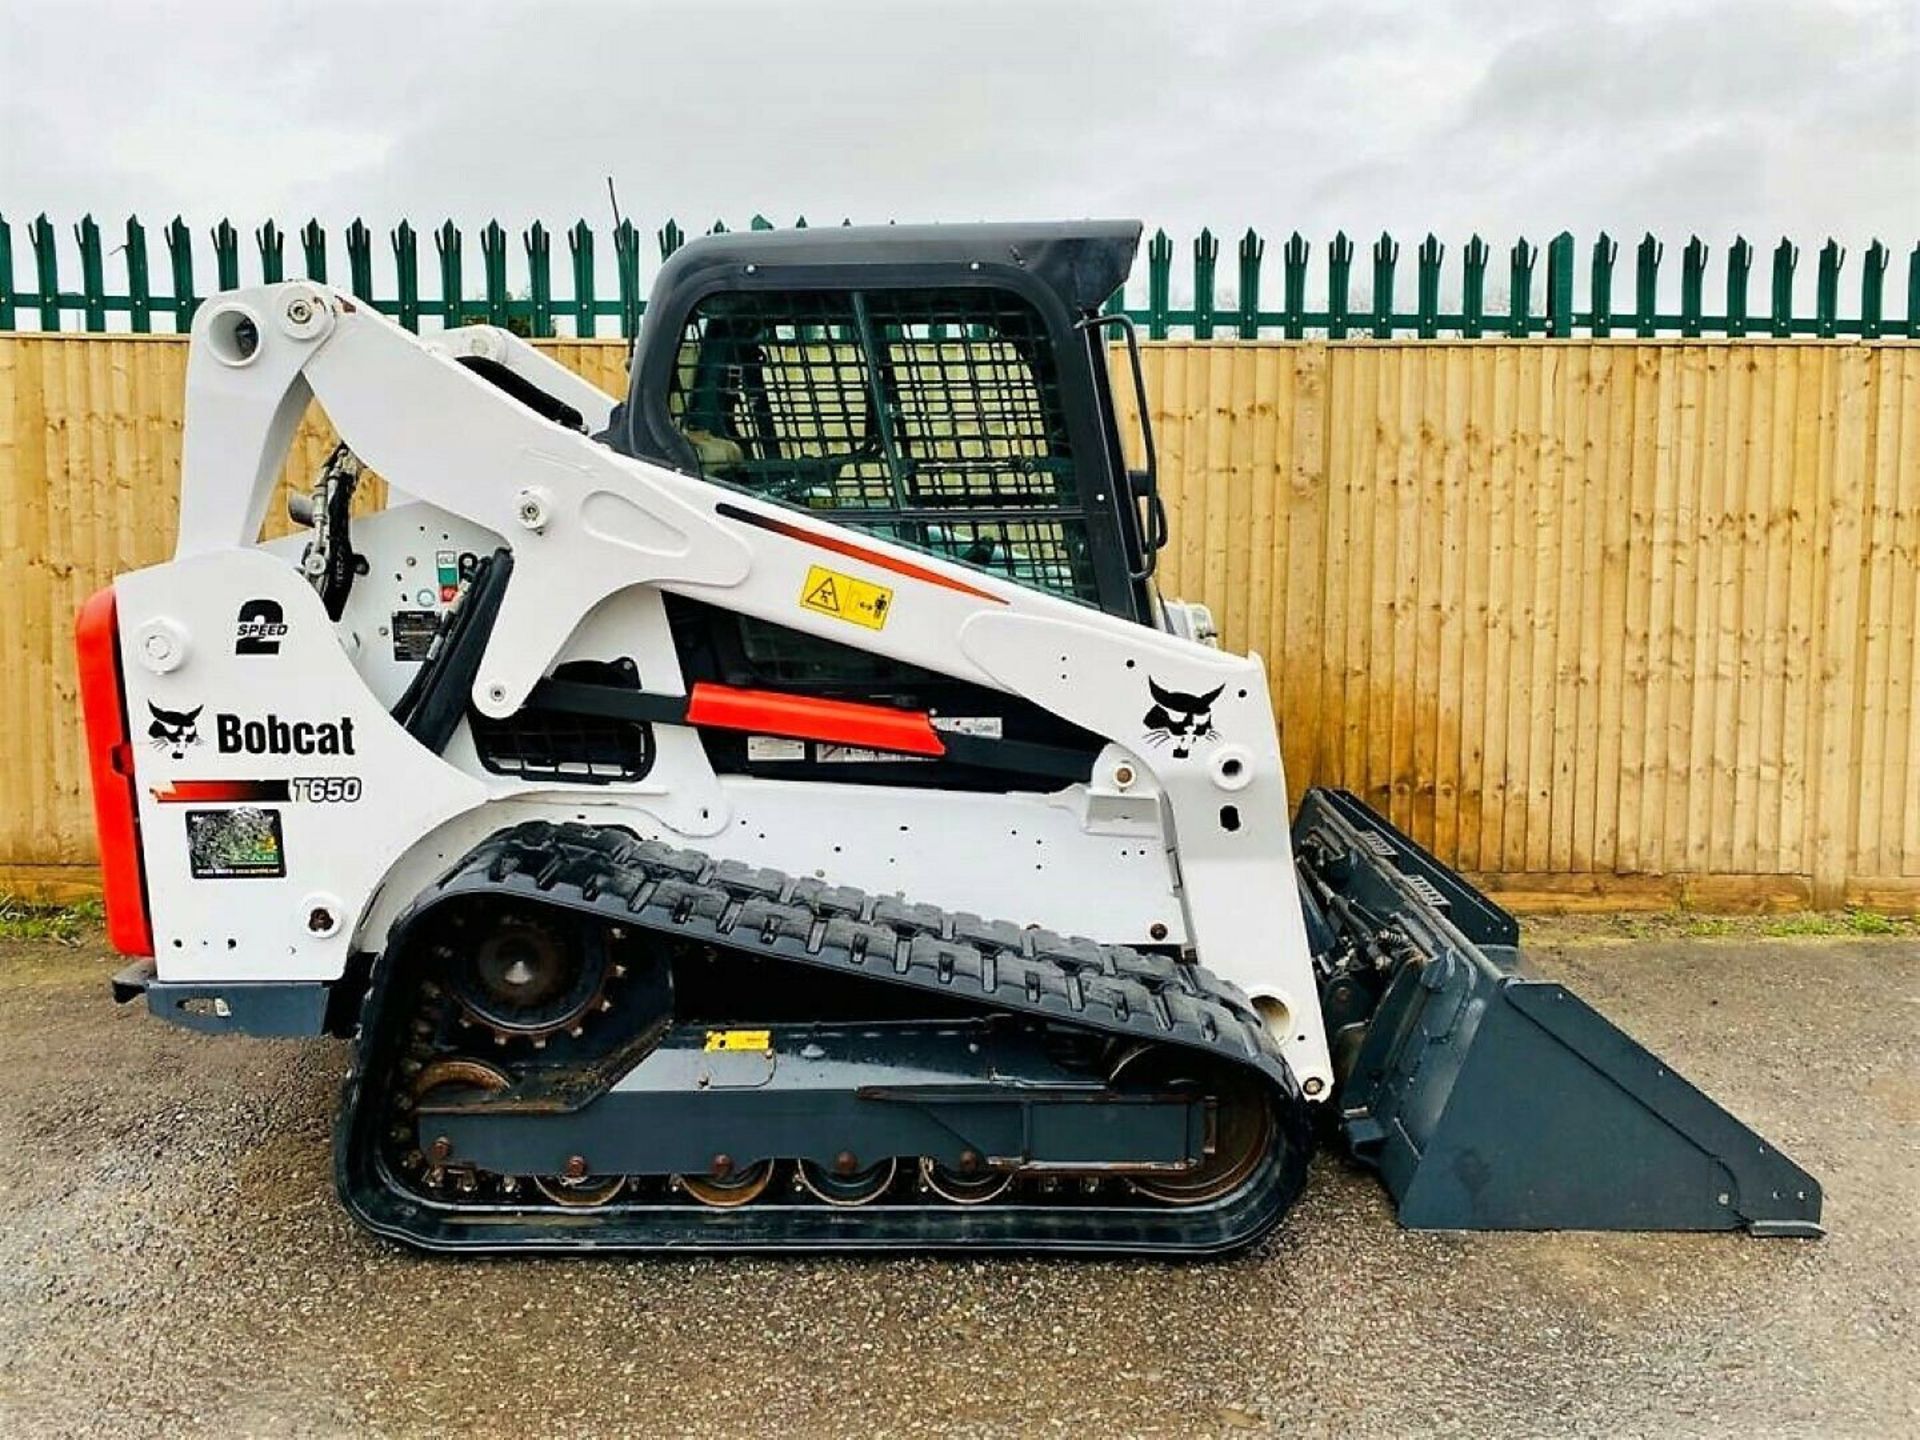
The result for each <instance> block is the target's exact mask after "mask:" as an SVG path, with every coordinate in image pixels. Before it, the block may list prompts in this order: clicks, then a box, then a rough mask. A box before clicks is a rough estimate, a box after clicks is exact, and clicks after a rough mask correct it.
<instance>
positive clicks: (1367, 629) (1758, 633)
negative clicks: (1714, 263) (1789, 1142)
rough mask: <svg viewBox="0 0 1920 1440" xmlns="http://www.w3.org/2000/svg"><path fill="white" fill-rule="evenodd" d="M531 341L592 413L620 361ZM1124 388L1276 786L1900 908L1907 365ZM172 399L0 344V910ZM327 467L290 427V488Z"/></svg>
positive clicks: (1470, 832) (1689, 353) (1642, 897)
mask: <svg viewBox="0 0 1920 1440" xmlns="http://www.w3.org/2000/svg"><path fill="white" fill-rule="evenodd" d="M542 343H543V344H545V345H546V346H547V348H548V349H549V350H550V352H551V353H553V354H554V355H555V356H556V357H557V358H558V359H560V360H561V361H562V362H563V363H565V364H567V365H569V366H571V367H572V368H574V369H575V370H577V371H579V372H580V373H581V374H583V375H585V376H587V378H589V379H590V380H592V381H594V382H595V383H596V384H599V385H601V386H602V387H603V388H605V389H607V390H609V391H611V392H617V391H618V390H619V389H620V387H621V384H622V378H623V372H624V367H625V359H626V352H625V347H624V346H623V345H622V344H621V343H619V342H611V341H597V342H596V341H565V340H561V341H552V342H542ZM1146 365H1147V381H1148V387H1147V388H1148V400H1149V405H1150V406H1151V410H1152V417H1153V421H1154V425H1155V433H1156V435H1157V436H1158V439H1159V442H1160V459H1161V467H1162V488H1163V492H1164V494H1165V496H1166V499H1167V504H1168V507H1169V510H1170V511H1171V514H1172V521H1173V528H1174V540H1173V543H1172V544H1171V545H1170V546H1169V547H1168V548H1167V550H1166V552H1165V553H1164V555H1163V556H1162V558H1161V579H1162V586H1163V589H1164V590H1165V592H1166V593H1168V594H1181V595H1185V596H1187V597H1188V598H1197V599H1201V600H1205V601H1206V602H1207V603H1208V604H1209V605H1211V606H1212V607H1213V610H1214V613H1215V615H1216V617H1217V618H1218V620H1219V621H1220V624H1221V628H1222V631H1223V639H1224V641H1225V643H1226V644H1227V645H1229V646H1230V647H1233V648H1239V649H1251V650H1257V651H1258V652H1260V653H1261V654H1262V656H1263V657H1264V658H1265V660H1266V664H1267V671H1268V676H1269V680H1270V683H1271V686H1272V693H1273V701H1274V705H1275V709H1276V712H1277V713H1278V715H1279V717H1280V722H1281V735H1282V750H1283V755H1284V759H1285V763H1286V766H1287V774H1288V779H1289V782H1290V783H1291V785H1292V786H1293V787H1294V788H1295V790H1296V792H1297V791H1298V790H1299V789H1300V788H1302V787H1304V786H1306V785H1309V784H1340V785H1345V786H1347V787H1349V788H1351V789H1353V790H1355V791H1357V792H1358V793H1360V794H1361V795H1362V796H1363V797H1364V798H1366V799H1367V800H1368V801H1369V803H1371V804H1374V805H1376V806H1378V807H1379V808H1381V809H1382V810H1384V811H1386V812H1387V813H1388V814H1390V815H1391V816H1392V817H1393V819H1394V820H1395V821H1396V822H1397V823H1399V824H1401V825H1402V826H1405V827H1406V828H1408V829H1409V830H1410V831H1411V832H1412V833H1413V834H1414V835H1415V836H1416V837H1417V838H1419V839H1421V840H1422V841H1423V842H1425V843H1428V844H1430V845H1432V846H1433V847H1434V848H1435V849H1436V850H1437V851H1438V853H1439V854H1440V855H1441V856H1442V858H1444V859H1447V860H1449V861H1450V862H1452V863H1456V864H1459V865H1461V866H1462V867H1463V868H1466V869H1468V870H1470V871H1472V872H1474V873H1475V874H1478V875H1480V876H1482V877H1483V878H1484V879H1485V880H1486V882H1487V883H1488V884H1489V885H1491V886H1492V887H1493V888H1495V889H1497V890H1500V891H1502V892H1503V893H1506V894H1508V895H1510V896H1511V897H1513V898H1514V899H1515V900H1516V901H1518V902H1521V903H1535V904H1539V903H1554V904H1651V903H1665V902H1667V901H1671V900H1673V899H1676V898H1686V899H1689V900H1692V901H1694V902H1697V903H1703V904H1794V903H1804V902H1806V901H1808V900H1817V901H1819V902H1820V903H1828V904H1830V903H1838V902H1841V901H1848V902H1855V901H1857V902H1861V903H1871V904H1876V905H1881V906H1886V907H1896V908H1913V907H1914V906H1915V905H1916V904H1920V346H1914V345H1912V344H1907V343H1901V342H1880V343H1876V344H1854V343H1816V342H1779V341H1759V342H1746V341H1622V342H1614V341H1604V340H1595V341H1572V342H1540V341H1517V342H1516V341H1446V342H1436V341H1424V342H1422V341H1411V340H1409V341H1388V342H1378V341H1361V342H1331V343H1330V342H1325V341H1303V342H1292V343H1278V342H1259V343H1247V342H1230V341H1228V342H1197V341H1194V342H1184V341H1172V342H1166V343H1162V344H1155V345H1152V346H1149V347H1148V348H1147V352H1146ZM184 375H185V347H184V345H183V344H182V343H181V342H180V341H178V340H176V339H172V338H171V337H127V336H111V337H110V336H92V337H71V336H70V337H57V336H0V646H4V648H5V670H4V674H5V684H4V687H0V727H4V728H3V729H0V734H4V736H5V740H4V742H0V885H5V886H10V887H15V888H20V887H26V888H46V887H48V886H51V887H52V888H55V889H58V888H60V887H61V886H62V885H63V884H66V883H72V882H77V883H80V884H86V883H89V880H90V876H89V872H88V871H87V869H86V867H87V866H88V865H89V864H90V861H91V857H92V834H91V819H90V814H89V809H88V797H87V792H86V778H85V756H84V754H83V752H82V749H81V732H80V727H79V724H78V720H77V705H76V697H75V688H74V677H73V667H72V658H71V642H70V634H71V625H72V616H73V614H74V612H75V610H76V609H77V608H78V606H79V604H80V602H81V601H82V600H83V599H84V598H85V597H86V596H87V595H88V594H89V593H91V592H92V591H93V590H94V589H95V588H96V587H97V586H99V585H100V584H103V583H104V582H105V581H106V579H107V578H108V577H109V576H111V575H112V574H113V573H114V572H115V571H117V570H124V569H129V568H133V567H136V566H140V565H146V564H151V563H154V562H156V561H159V560H162V559H164V558H165V557H166V555H167V554H168V553H169V552H170V551H171V548H172V544H173V532H174V527H175V524H176V521H177V514H178V499H177V494H176V487H177V480H178V474H179V463H180V433H181V425H182V415H181V395H182V386H183V382H184ZM1116 388H1117V390H1118V391H1119V393H1120V394H1122V395H1123V396H1129V395H1130V393H1131V387H1130V386H1125V385H1123V386H1119V387H1116ZM332 443H333V437H332V434H331V432H330V431H329V430H328V428H327V426H326V424H325V421H324V417H322V416H320V415H319V414H318V413H317V412H316V413H315V414H314V415H313V416H310V417H309V421H308V423H307V424H306V425H305V426H304V427H303V428H302V430H301V432H300V435H299V437H298V438H297V440H296V442H295V446H294V450H293V454H292V456H291V458H290V461H289V466H288V471H287V476H288V478H289V479H290V480H292V481H293V482H295V483H298V484H301V485H304V484H305V483H307V481H308V479H309V478H310V477H311V475H312V473H313V471H314V469H315V468H316V467H317V466H318V464H319V463H320V462H321V460H322V459H323V458H324V457H325V455H326V453H327V451H328V449H329V448H330V446H331V445H332ZM380 500H381V495H380V487H379V486H378V485H375V486H372V487H370V488H369V493H368V495H367V497H366V502H367V503H368V504H369V505H377V504H378V503H380ZM285 525H286V522H285V520H284V506H283V504H282V503H281V502H280V500H279V499H276V502H275V504H274V506H273V508H272V510H271V511H270V519H269V525H268V528H269V530H270V531H272V532H273V533H282V532H283V531H284V529H285Z"/></svg>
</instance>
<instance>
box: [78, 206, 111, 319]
mask: <svg viewBox="0 0 1920 1440" xmlns="http://www.w3.org/2000/svg"><path fill="white" fill-rule="evenodd" d="M73 238H74V240H75V241H76V242H77V243H78V245H79V247H80V303H81V307H82V308H81V313H82V314H83V315H84V316H85V317H86V325H87V329H89V330H104V329H106V328H107V267H106V262H105V260H104V258H103V256H104V253H105V252H104V251H103V250H102V249H101V246H100V227H99V226H98V225H97V224H95V223H94V219H93V216H92V215H91V214H86V215H82V216H81V217H80V223H79V224H78V225H76V226H74V227H73Z"/></svg>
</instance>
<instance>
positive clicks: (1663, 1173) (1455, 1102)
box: [1294, 790, 1821, 1236]
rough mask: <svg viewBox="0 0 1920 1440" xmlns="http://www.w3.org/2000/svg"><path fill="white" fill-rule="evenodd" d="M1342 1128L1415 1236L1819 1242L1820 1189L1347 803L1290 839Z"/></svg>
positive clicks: (1420, 855)
mask: <svg viewBox="0 0 1920 1440" xmlns="http://www.w3.org/2000/svg"><path fill="white" fill-rule="evenodd" d="M1294 847H1295V853H1296V856H1297V859H1298V863H1299V869H1300V878H1301V894H1302V902H1303V905H1304V906H1305V908H1306V912H1307V921H1308V928H1309V932H1310V934H1311V935H1312V936H1313V939H1314V946H1315V950H1316V955H1317V960H1318V965H1319V969H1320V978H1321V1003H1322V1006H1323V1009H1324V1010H1325V1012H1326V1016H1327V1026H1328V1031H1329V1034H1330V1036H1331V1038H1332V1040H1333V1044H1334V1053H1335V1070H1336V1074H1337V1077H1338V1089H1337V1091H1336V1100H1335V1103H1336V1105H1337V1108H1338V1121H1339V1125H1340V1128H1341V1131H1342V1133H1343V1136H1344V1139H1345V1141H1346V1143H1347V1146H1348V1148H1349V1149H1350V1150H1351V1151H1352V1153H1353V1154H1354V1155H1355V1156H1356V1157H1357V1158H1358V1159H1360V1160H1361V1161H1363V1162H1364V1163H1366V1164H1368V1165H1371V1166H1373V1167H1375V1168H1376V1169H1378V1170H1379V1172H1380V1174H1381V1177H1382V1178H1383V1179H1384V1180H1385V1181H1386V1184H1387V1188H1388V1189H1389V1190H1390V1191H1391V1192H1392V1193H1393V1197H1394V1199H1395V1201H1396V1202H1397V1203H1398V1205H1399V1212H1400V1221H1401V1223H1402V1224H1404V1225H1407V1226H1410V1227H1413V1228H1415V1229H1445V1230H1733V1229H1741V1228H1744V1229H1747V1230H1750V1231H1752V1232H1753V1233H1755V1234H1763V1235H1800V1236H1814V1235H1819V1234H1820V1233H1821V1227H1820V1199H1821V1196H1820V1186H1819V1184H1818V1182H1816V1181H1815V1180H1814V1179H1813V1177H1812V1176H1810V1175H1808V1174H1807V1173H1806V1171H1804V1170H1802V1169H1801V1168H1800V1167H1799V1166H1798V1165H1796V1164H1794V1163H1793V1162H1792V1161H1791V1160H1789V1159H1788V1158H1787V1157H1786V1156H1785V1155H1782V1154H1781V1153H1780V1152H1779V1150H1777V1149H1776V1148H1775V1147H1774V1146H1773V1145H1772V1144H1770V1143H1769V1142H1767V1141H1766V1140H1764V1139H1762V1138H1761V1137H1760V1136H1759V1135H1757V1134H1755V1133H1754V1132H1753V1131H1752V1130H1751V1129H1749V1128H1748V1127H1747V1126H1746V1125H1744V1124H1742V1123H1741V1122H1740V1121H1739V1120H1737V1119H1735V1118H1734V1117H1733V1116H1732V1115H1730V1114H1729V1113H1728V1112H1727V1111H1726V1110H1724V1109H1722V1108H1721V1107H1720V1106H1719V1105H1718V1104H1716V1103H1715V1102H1714V1101H1713V1100H1711V1099H1709V1098H1708V1097H1707V1096H1706V1095H1705V1094H1703V1093H1702V1092H1701V1091H1700V1090H1698V1089H1697V1088H1695V1087H1694V1086H1693V1085H1691V1084H1689V1083H1688V1082H1687V1081H1686V1080H1685V1079H1684V1078H1683V1077H1681V1076H1680V1075H1679V1074H1677V1073H1676V1072H1675V1071H1674V1069H1673V1067H1672V1066H1670V1065H1668V1064H1666V1063H1665V1062H1663V1061H1662V1060H1660V1059H1659V1058H1658V1057H1657V1056H1655V1055H1653V1054H1652V1053H1650V1052H1649V1051H1648V1050H1647V1049H1646V1048H1645V1047H1644V1046H1642V1045H1640V1044H1638V1043H1637V1042H1636V1041H1634V1040H1633V1039H1632V1038H1631V1037H1630V1036H1628V1035H1626V1034H1625V1033H1624V1032H1622V1031H1621V1030H1620V1029H1619V1028H1618V1027H1616V1026H1615V1025H1613V1024H1612V1023H1611V1022H1609V1021H1608V1020H1607V1019H1606V1018H1605V1017H1604V1016H1603V1015H1601V1014H1600V1013H1599V1012H1598V1011H1597V1010H1595V1009H1593V1008H1592V1007H1591V1006H1590V1005H1588V1004H1586V1003H1585V1002H1584V1001H1582V1000H1581V999H1580V998H1579V997H1578V996H1576V995H1574V994H1573V993H1572V992H1570V991H1569V990H1567V988H1566V987H1565V986H1563V985H1558V984H1554V983H1552V982H1550V981H1546V980H1540V979H1535V978H1530V977H1529V976H1528V975H1527V974H1526V972H1525V970H1524V967H1523V962H1522V960H1521V957H1520V952H1519V949H1518V941H1519V927H1518V926H1517V925H1516V924H1515V922H1514V920H1513V917H1512V916H1510V915H1508V914H1507V913H1506V912H1505V911H1504V910H1502V909H1500V908H1499V907H1498V906H1497V905H1495V904H1493V903H1492V902H1491V901H1490V900H1488V899H1487V898H1486V897H1485V896H1484V895H1482V894H1480V893H1479V892H1478V891H1477V890H1475V889H1474V888H1473V887H1472V886H1470V885H1468V884H1467V883H1466V881H1465V880H1463V879H1462V878H1461V877H1460V876H1459V875H1457V874H1455V873H1454V872H1453V871H1451V870H1449V869H1447V868H1446V867H1445V866H1444V865H1442V864H1440V862H1439V861H1437V860H1435V859H1434V858H1433V857H1432V856H1431V855H1429V854H1428V853H1427V852H1426V851H1424V850H1422V849H1421V848H1420V847H1419V846H1417V845H1416V844H1414V843H1413V842H1412V841H1411V840H1409V839H1408V838H1407V837H1406V836H1405V835H1403V834H1401V833H1400V832H1399V831H1398V830H1397V829H1395V828H1394V827H1393V826H1392V825H1391V824H1389V823H1388V822H1387V821H1386V820H1385V819H1383V818H1382V817H1381V816H1379V815H1377V814H1375V813H1374V812H1373V811H1372V810H1370V809H1368V808H1367V807H1366V806H1365V805H1364V804H1362V803H1361V802H1360V801H1359V800H1358V799H1357V798H1356V797H1355V796H1353V795H1351V794H1348V793H1347V792H1345V791H1337V790H1314V791H1310V792H1309V793H1308V794H1307V796H1306V799H1305V801H1304V802H1303V803H1302V805H1301V807H1300V814H1299V816H1298V818H1297V819H1296V821H1295V824H1294Z"/></svg>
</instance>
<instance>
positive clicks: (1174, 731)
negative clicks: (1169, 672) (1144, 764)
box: [1140, 678, 1227, 760]
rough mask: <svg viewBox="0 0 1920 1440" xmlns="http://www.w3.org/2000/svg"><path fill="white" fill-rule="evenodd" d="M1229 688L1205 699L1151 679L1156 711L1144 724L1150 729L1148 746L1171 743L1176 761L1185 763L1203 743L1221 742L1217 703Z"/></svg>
mask: <svg viewBox="0 0 1920 1440" xmlns="http://www.w3.org/2000/svg"><path fill="white" fill-rule="evenodd" d="M1226 688H1227V687H1226V686H1224V685H1216V686H1214V687H1213V689H1211V690H1209V691H1207V693H1206V694H1204V695H1188V694H1185V693H1183V692H1181V691H1179V690H1169V689H1167V688H1166V686H1164V685H1162V684H1161V683H1160V682H1159V681H1158V680H1154V679H1152V678H1149V679H1148V680H1147V689H1148V690H1149V691H1151V692H1152V694H1153V708H1152V709H1151V710H1149V711H1147V713H1146V716H1145V718H1144V719H1142V720H1141V722H1140V723H1141V724H1143V725H1145V726H1146V727H1147V743H1148V744H1149V745H1166V744H1169V743H1170V744H1172V746H1173V758H1174V759H1176V760H1184V759H1186V758H1187V756H1189V755H1191V754H1192V753H1193V747H1194V746H1195V745H1197V744H1199V743H1200V741H1202V740H1218V739H1219V738H1220V732H1219V731H1218V730H1216V729H1214V728H1213V702H1214V701H1216V700H1218V699H1219V698H1220V692H1221V691H1222V690H1224V689H1226Z"/></svg>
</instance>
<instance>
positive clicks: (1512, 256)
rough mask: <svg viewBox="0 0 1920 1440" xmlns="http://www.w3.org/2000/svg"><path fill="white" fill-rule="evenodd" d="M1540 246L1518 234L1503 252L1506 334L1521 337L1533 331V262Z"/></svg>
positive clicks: (1536, 258)
mask: <svg viewBox="0 0 1920 1440" xmlns="http://www.w3.org/2000/svg"><path fill="white" fill-rule="evenodd" d="M1539 258H1540V247H1539V246H1538V245H1529V244H1528V243H1527V237H1526V236H1524V235H1522V236H1521V237H1520V238H1519V239H1518V240H1516V241H1514V242H1513V249H1511V250H1509V251H1508V252H1507V334H1509V335H1518V336H1520V337H1521V338H1523V339H1524V338H1525V337H1526V336H1528V335H1531V334H1532V333H1533V265H1534V262H1535V261H1536V260H1538V259H1539Z"/></svg>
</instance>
